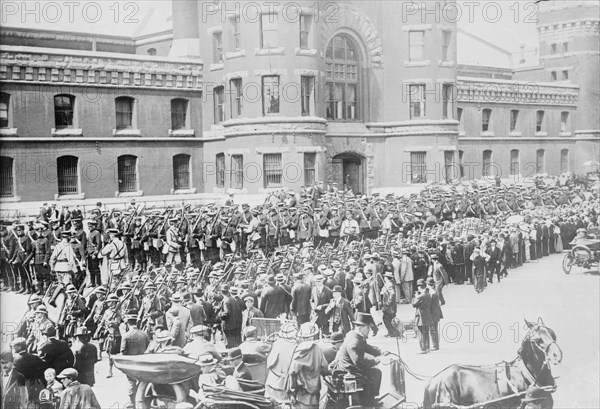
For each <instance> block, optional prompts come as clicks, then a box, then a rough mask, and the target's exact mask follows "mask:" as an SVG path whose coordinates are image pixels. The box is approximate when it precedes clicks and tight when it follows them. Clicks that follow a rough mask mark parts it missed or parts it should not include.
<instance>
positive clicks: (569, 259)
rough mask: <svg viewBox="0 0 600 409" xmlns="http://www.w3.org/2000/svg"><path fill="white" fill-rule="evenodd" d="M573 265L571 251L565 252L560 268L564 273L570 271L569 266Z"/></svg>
mask: <svg viewBox="0 0 600 409" xmlns="http://www.w3.org/2000/svg"><path fill="white" fill-rule="evenodd" d="M572 267H573V258H572V257H571V253H567V254H565V258H564V259H563V263H562V268H563V271H564V272H565V274H570V273H571V268H572Z"/></svg>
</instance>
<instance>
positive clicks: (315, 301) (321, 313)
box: [310, 274, 333, 334]
mask: <svg viewBox="0 0 600 409" xmlns="http://www.w3.org/2000/svg"><path fill="white" fill-rule="evenodd" d="M314 280H315V286H314V287H313V289H312V294H311V298H310V305H311V307H312V309H313V311H314V312H315V314H317V321H316V324H317V325H318V326H319V329H320V330H321V332H322V333H323V334H329V325H328V322H329V320H328V319H327V314H326V313H325V308H327V306H328V305H329V302H330V301H331V299H332V298H333V294H332V292H331V290H330V289H329V287H326V286H325V284H324V281H325V278H324V277H323V276H322V275H321V274H319V275H316V276H315V277H314Z"/></svg>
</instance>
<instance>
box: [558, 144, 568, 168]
mask: <svg viewBox="0 0 600 409" xmlns="http://www.w3.org/2000/svg"><path fill="white" fill-rule="evenodd" d="M568 171H569V150H568V149H562V150H561V151H560V173H565V172H568Z"/></svg>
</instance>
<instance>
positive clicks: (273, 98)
mask: <svg viewBox="0 0 600 409" xmlns="http://www.w3.org/2000/svg"><path fill="white" fill-rule="evenodd" d="M262 94H263V95H262V99H263V115H266V114H277V113H279V76H278V75H267V76H264V77H262Z"/></svg>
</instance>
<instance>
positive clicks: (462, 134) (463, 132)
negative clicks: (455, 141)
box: [458, 131, 467, 136]
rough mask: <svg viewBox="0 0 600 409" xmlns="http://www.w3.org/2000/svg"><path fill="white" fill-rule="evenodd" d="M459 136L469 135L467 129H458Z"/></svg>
mask: <svg viewBox="0 0 600 409" xmlns="http://www.w3.org/2000/svg"><path fill="white" fill-rule="evenodd" d="M458 136H467V133H466V132H465V131H458Z"/></svg>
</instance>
